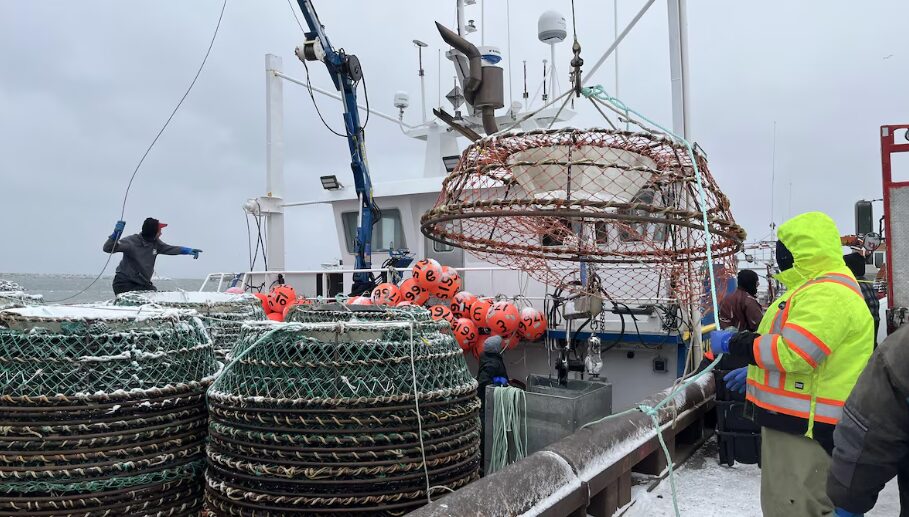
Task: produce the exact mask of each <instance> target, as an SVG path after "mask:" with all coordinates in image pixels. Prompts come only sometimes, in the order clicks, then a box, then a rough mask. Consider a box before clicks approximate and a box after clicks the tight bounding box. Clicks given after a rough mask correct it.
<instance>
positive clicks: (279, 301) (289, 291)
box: [268, 285, 297, 314]
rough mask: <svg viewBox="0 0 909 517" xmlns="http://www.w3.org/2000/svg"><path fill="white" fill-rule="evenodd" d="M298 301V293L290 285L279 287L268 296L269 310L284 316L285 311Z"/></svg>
mask: <svg viewBox="0 0 909 517" xmlns="http://www.w3.org/2000/svg"><path fill="white" fill-rule="evenodd" d="M296 299H297V292H296V291H295V290H294V288H293V287H291V286H289V285H279V286H277V287H275V288H274V289H272V290H271V294H270V295H269V296H268V308H269V309H270V310H271V312H277V313H278V314H284V309H285V308H286V307H287V306H288V305H290V304H292V303H293V301H294V300H296Z"/></svg>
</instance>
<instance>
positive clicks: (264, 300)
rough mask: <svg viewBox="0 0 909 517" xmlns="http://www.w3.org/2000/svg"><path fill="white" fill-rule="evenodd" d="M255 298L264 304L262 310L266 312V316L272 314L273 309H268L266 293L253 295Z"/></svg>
mask: <svg viewBox="0 0 909 517" xmlns="http://www.w3.org/2000/svg"><path fill="white" fill-rule="evenodd" d="M253 296H255V297H256V298H258V299H259V301H260V302H262V310H263V311H265V314H268V313H269V312H271V309H269V308H268V295H267V294H265V293H253Z"/></svg>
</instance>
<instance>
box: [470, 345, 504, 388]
mask: <svg viewBox="0 0 909 517" xmlns="http://www.w3.org/2000/svg"><path fill="white" fill-rule="evenodd" d="M477 382H478V383H479V386H477V395H478V396H479V397H480V399H481V400H482V399H483V398H484V397H485V395H486V386H489V385H490V384H500V385H506V384H508V371H507V370H506V369H505V361H504V360H503V359H502V337H501V336H489V337H488V338H486V342H485V343H483V355H481V356H480V369H479V370H478V371H477Z"/></svg>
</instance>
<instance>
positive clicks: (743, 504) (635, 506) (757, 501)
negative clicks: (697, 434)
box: [616, 438, 900, 517]
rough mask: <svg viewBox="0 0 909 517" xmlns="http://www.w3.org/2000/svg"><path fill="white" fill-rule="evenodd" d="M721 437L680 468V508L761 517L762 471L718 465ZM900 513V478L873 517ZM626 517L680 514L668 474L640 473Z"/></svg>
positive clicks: (707, 516)
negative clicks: (642, 475) (653, 478)
mask: <svg viewBox="0 0 909 517" xmlns="http://www.w3.org/2000/svg"><path fill="white" fill-rule="evenodd" d="M718 457H719V454H718V450H717V442H716V438H711V439H710V440H708V441H707V442H706V443H705V444H704V446H703V447H701V448H700V449H698V451H697V452H695V453H694V454H693V455H692V456H691V458H689V459H688V461H686V462H685V463H684V464H682V465H681V466H680V467H679V468H678V469H677V470H676V476H675V483H676V493H677V494H678V503H679V512H680V513H681V514H682V515H683V516H688V515H690V516H697V517H714V516H715V517H728V516H730V515H735V516H736V517H761V497H760V494H761V470H760V469H759V468H758V466H757V465H742V464H740V463H737V464H736V465H735V466H734V467H727V466H726V465H719V464H718V462H717V458H718ZM899 514H900V501H899V492H898V489H897V486H896V479H894V480H892V481H891V482H890V483H888V484H887V486H886V487H885V488H884V491H883V492H881V495H880V497H879V498H878V501H877V505H876V506H875V507H874V509H873V510H871V511H870V512H868V513H866V514H865V515H866V516H868V517H896V516H897V515H899ZM616 515H621V516H623V517H675V510H674V509H673V506H672V489H671V487H670V484H669V479H668V478H663V479H662V480H660V481H657V482H653V481H651V480H649V479H642V478H637V479H636V480H635V486H633V487H632V502H631V503H629V504H628V505H626V506H625V508H624V509H621V510H620V511H618V512H617V513H616Z"/></svg>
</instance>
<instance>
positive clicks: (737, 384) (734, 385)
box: [723, 366, 748, 393]
mask: <svg viewBox="0 0 909 517" xmlns="http://www.w3.org/2000/svg"><path fill="white" fill-rule="evenodd" d="M723 380H724V381H726V389H728V390H729V391H735V392H738V393H745V383H746V381H747V380H748V367H747V366H743V367H741V368H738V369H735V370H732V371H731V372H729V373H727V374H726V375H724V376H723Z"/></svg>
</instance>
